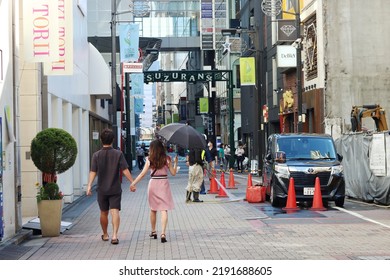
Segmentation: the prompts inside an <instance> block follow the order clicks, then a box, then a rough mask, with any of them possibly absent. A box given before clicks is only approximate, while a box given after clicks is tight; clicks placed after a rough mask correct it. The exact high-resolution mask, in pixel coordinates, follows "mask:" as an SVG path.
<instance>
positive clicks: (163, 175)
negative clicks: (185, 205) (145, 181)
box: [148, 166, 174, 211]
mask: <svg viewBox="0 0 390 280" xmlns="http://www.w3.org/2000/svg"><path fill="white" fill-rule="evenodd" d="M153 171H154V170H151V172H150V173H151V174H152V173H153ZM168 171H169V170H168V167H167V166H164V167H163V168H161V169H158V170H156V172H155V173H154V174H153V177H152V178H150V180H149V185H148V202H149V207H150V209H151V210H153V211H162V210H172V209H173V208H174V203H173V197H172V192H171V187H170V185H169V181H168V177H167V175H168Z"/></svg>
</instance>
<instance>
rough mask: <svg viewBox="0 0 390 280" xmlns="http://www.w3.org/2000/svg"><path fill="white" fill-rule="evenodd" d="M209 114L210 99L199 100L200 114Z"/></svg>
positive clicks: (202, 98)
mask: <svg viewBox="0 0 390 280" xmlns="http://www.w3.org/2000/svg"><path fill="white" fill-rule="evenodd" d="M208 112H209V99H208V98H207V97H201V98H199V113H200V114H207V113H208Z"/></svg>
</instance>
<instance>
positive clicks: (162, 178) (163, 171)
mask: <svg viewBox="0 0 390 280" xmlns="http://www.w3.org/2000/svg"><path fill="white" fill-rule="evenodd" d="M177 162H178V157H177V156H176V157H175V162H174V164H172V159H171V157H170V156H168V155H167V154H166V150H165V147H164V146H163V144H162V143H161V142H160V141H159V140H154V141H152V142H151V143H150V147H149V157H147V158H146V162H145V166H144V168H143V169H142V171H141V173H140V174H139V175H138V176H137V178H136V179H134V181H133V183H131V185H130V191H135V190H136V187H135V185H136V184H137V183H138V182H139V181H141V180H142V178H143V177H144V176H145V175H146V173H147V172H148V170H150V176H151V178H150V180H149V185H148V202H149V207H150V224H151V226H152V232H151V233H150V235H149V236H150V237H152V238H154V239H157V231H156V219H157V211H160V212H161V227H162V228H161V242H162V243H165V242H167V238H166V235H165V230H166V228H167V223H168V210H172V209H173V208H174V203H173V197H172V192H171V187H170V185H169V181H168V170H169V172H170V173H171V175H172V176H175V175H176V172H177Z"/></svg>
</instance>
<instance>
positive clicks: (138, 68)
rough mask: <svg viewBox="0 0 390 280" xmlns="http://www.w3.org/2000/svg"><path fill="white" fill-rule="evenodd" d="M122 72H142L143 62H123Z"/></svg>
mask: <svg viewBox="0 0 390 280" xmlns="http://www.w3.org/2000/svg"><path fill="white" fill-rule="evenodd" d="M122 67H123V73H142V72H143V70H144V69H143V68H144V66H143V64H142V63H123V65H122Z"/></svg>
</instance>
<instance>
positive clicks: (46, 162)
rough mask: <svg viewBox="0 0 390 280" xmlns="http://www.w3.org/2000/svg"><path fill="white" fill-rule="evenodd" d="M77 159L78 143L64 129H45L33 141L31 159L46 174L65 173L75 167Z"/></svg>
mask: <svg viewBox="0 0 390 280" xmlns="http://www.w3.org/2000/svg"><path fill="white" fill-rule="evenodd" d="M76 157H77V143H76V141H75V140H74V138H73V137H72V135H70V134H69V133H68V132H67V131H65V130H63V129H60V128H47V129H44V130H42V131H41V132H39V133H38V134H37V135H36V136H35V138H34V139H33V140H32V141H31V159H32V161H33V163H34V165H35V166H36V167H37V168H38V169H39V170H40V171H42V172H44V173H48V174H53V175H55V174H60V173H63V172H65V171H66V170H68V169H69V168H71V167H72V166H73V164H74V163H75V161H76Z"/></svg>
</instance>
